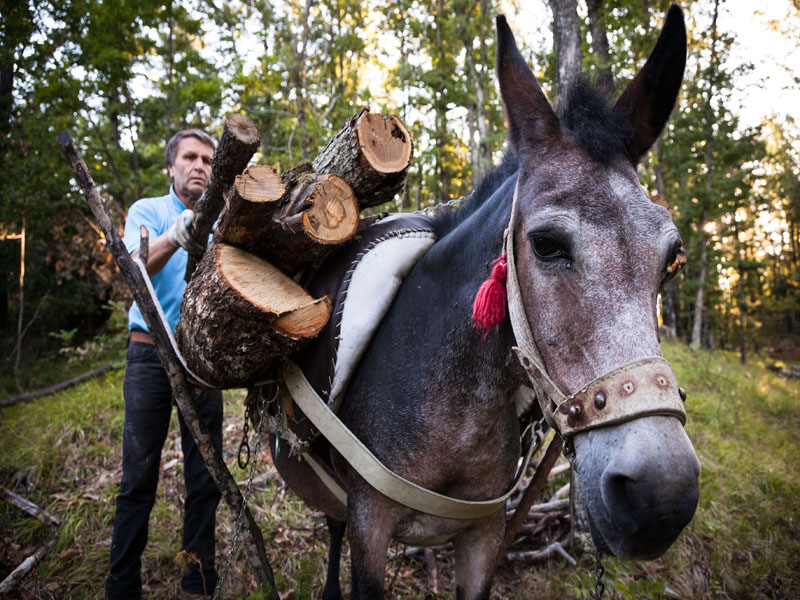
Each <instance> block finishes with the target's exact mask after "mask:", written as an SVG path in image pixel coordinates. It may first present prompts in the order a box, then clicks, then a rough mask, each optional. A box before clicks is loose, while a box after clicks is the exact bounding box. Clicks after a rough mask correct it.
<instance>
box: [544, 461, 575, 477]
mask: <svg viewBox="0 0 800 600" xmlns="http://www.w3.org/2000/svg"><path fill="white" fill-rule="evenodd" d="M569 469H570V465H569V463H568V462H565V463H564V464H561V465H556V466H555V467H553V468H552V469H550V474H549V475H548V476H547V478H548V479H552V478H553V477H555V476H556V475H561V474H562V473H566V472H567V471H569Z"/></svg>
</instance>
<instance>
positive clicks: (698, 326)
mask: <svg viewBox="0 0 800 600" xmlns="http://www.w3.org/2000/svg"><path fill="white" fill-rule="evenodd" d="M706 218H707V211H703V218H702V219H701V221H700V227H699V230H700V274H699V275H698V276H697V286H698V287H697V295H696V296H695V300H694V322H693V325H692V339H691V345H692V346H695V347H700V342H701V337H700V336H701V334H702V331H703V302H704V296H705V287H706V273H707V271H708V239H707V236H706V232H705V229H704V228H705V226H706Z"/></svg>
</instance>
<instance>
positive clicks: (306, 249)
mask: <svg viewBox="0 0 800 600" xmlns="http://www.w3.org/2000/svg"><path fill="white" fill-rule="evenodd" d="M276 177H277V173H276V172H275V171H274V170H273V169H272V168H271V167H250V168H249V169H248V170H247V171H246V172H245V173H243V174H242V175H241V176H239V177H237V178H236V181H235V183H234V186H233V188H232V189H231V192H230V194H229V195H228V200H227V207H226V209H225V213H224V214H223V216H222V219H220V224H219V226H218V227H217V233H216V236H217V238H218V241H219V242H221V243H226V244H233V245H236V246H239V247H241V248H243V249H245V250H247V251H248V252H250V253H252V254H255V255H256V256H258V257H260V258H263V259H265V260H267V261H269V262H270V263H272V264H273V265H274V266H275V267H277V268H278V269H279V270H281V271H283V272H284V273H286V274H288V275H295V274H297V273H299V272H300V271H301V270H302V269H304V268H305V267H307V266H309V265H314V264H318V263H320V262H322V259H323V258H325V256H327V255H328V253H329V252H330V251H331V250H332V249H333V248H334V247H335V246H337V245H340V244H342V243H344V242H346V241H347V240H349V239H350V238H351V237H352V236H353V234H354V233H355V232H356V229H357V228H358V203H357V202H356V197H355V196H354V195H353V191H352V190H351V189H350V186H348V185H347V183H345V182H344V180H343V179H342V178H341V177H338V176H337V175H332V174H327V175H319V174H317V173H315V172H314V171H313V169H312V168H311V166H310V165H308V164H303V165H299V166H298V167H295V168H294V169H291V170H290V171H287V172H286V173H284V175H283V177H282V178H281V179H280V180H278V179H276ZM281 192H282V193H281Z"/></svg>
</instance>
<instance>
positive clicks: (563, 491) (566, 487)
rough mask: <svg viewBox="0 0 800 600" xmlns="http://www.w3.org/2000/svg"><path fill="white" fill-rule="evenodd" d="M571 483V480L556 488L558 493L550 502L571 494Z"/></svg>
mask: <svg viewBox="0 0 800 600" xmlns="http://www.w3.org/2000/svg"><path fill="white" fill-rule="evenodd" d="M569 490H570V483H569V481H568V482H567V483H565V484H564V485H562V486H561V487H560V488H558V489H557V490H556V493H555V494H553V496H552V497H551V498H550V502H554V501H556V500H559V499H561V498H564V497H566V496H569Z"/></svg>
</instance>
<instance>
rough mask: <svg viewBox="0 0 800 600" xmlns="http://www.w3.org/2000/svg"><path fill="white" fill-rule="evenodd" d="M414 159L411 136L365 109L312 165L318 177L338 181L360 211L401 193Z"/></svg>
mask: <svg viewBox="0 0 800 600" xmlns="http://www.w3.org/2000/svg"><path fill="white" fill-rule="evenodd" d="M413 155H414V148H413V144H412V142H411V135H410V134H409V133H408V129H406V126H405V125H404V124H403V122H402V121H401V120H400V119H399V118H397V117H394V116H392V117H384V116H383V115H380V114H378V113H370V112H369V109H366V108H365V109H364V110H362V111H361V112H360V113H358V114H357V115H353V116H352V117H351V118H350V119H349V120H348V121H347V123H345V124H344V125H343V126H342V128H341V129H339V131H338V132H336V134H334V136H333V137H332V138H331V139H330V141H329V142H328V143H327V144H326V145H325V147H324V148H323V149H322V150H320V152H319V154H317V156H316V158H315V159H314V160H313V162H312V163H311V164H312V166H313V167H314V170H315V171H316V172H317V173H333V174H335V175H338V176H339V177H341V178H342V179H343V180H344V181H345V182H346V183H347V184H348V185H349V186H350V187H351V188H352V189H353V193H354V194H355V196H356V198H357V199H358V207H359V209H363V208H367V207H370V206H378V205H379V204H383V203H385V202H389V201H390V200H392V199H393V198H394V197H395V195H396V194H397V192H399V191H400V190H402V189H403V185H404V184H405V181H406V176H407V175H408V167H409V166H410V165H411V160H412V158H413Z"/></svg>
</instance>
